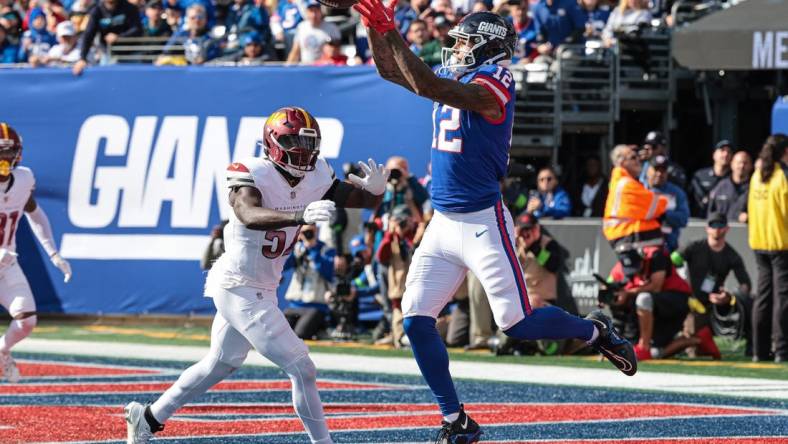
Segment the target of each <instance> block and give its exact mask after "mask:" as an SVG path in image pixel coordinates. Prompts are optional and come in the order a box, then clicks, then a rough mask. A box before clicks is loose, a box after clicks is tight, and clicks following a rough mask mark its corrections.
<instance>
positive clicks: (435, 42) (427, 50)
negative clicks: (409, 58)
mask: <svg viewBox="0 0 788 444" xmlns="http://www.w3.org/2000/svg"><path fill="white" fill-rule="evenodd" d="M432 26H433V28H434V30H433V34H432V36H433V39H432V40H430V41H429V42H427V43H425V44H424V46H422V47H421V52H420V53H419V58H421V60H422V61H424V63H426V64H427V65H428V66H431V67H434V66H436V65H440V63H441V53H442V51H443V47H444V46H447V45H450V41H451V37H449V31H450V30H451V27H452V23H451V22H450V21H449V19H448V18H446V16H445V15H442V14H441V15H437V16H435V19H434V20H433V21H432Z"/></svg>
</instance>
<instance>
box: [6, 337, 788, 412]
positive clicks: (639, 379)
mask: <svg viewBox="0 0 788 444" xmlns="http://www.w3.org/2000/svg"><path fill="white" fill-rule="evenodd" d="M14 349H15V350H18V351H25V352H34V353H56V354H65V355H71V356H104V357H111V358H139V359H152V360H166V361H186V362H196V361H198V360H199V359H200V358H202V357H203V356H204V355H205V353H207V351H208V347H205V346H180V345H179V346H171V345H153V344H132V343H109V342H95V341H72V340H52V339H30V338H28V339H25V340H24V341H22V342H21V343H19V344H18V345H17V346H16V347H15V348H14ZM310 356H311V357H312V360H313V361H314V362H315V365H316V366H317V368H318V370H339V371H353V372H362V373H377V374H395V375H415V376H418V375H420V373H419V369H418V367H417V366H416V361H414V360H413V359H412V358H393V357H392V358H389V357H379V356H359V355H349V354H339V353H337V354H334V353H311V354H310ZM246 365H256V366H264V367H273V366H274V364H272V363H271V362H270V361H268V360H267V359H265V358H263V357H262V356H260V355H259V354H257V353H254V352H253V353H250V354H249V358H248V359H247V360H246ZM451 371H452V375H453V376H454V377H457V378H466V379H478V380H487V381H501V382H522V383H534V384H555V385H569V386H582V387H605V388H624V389H639V390H657V391H665V392H674V393H690V394H703V395H719V396H731V397H753V398H766V399H779V400H786V399H788V381H783V380H775V379H756V378H733V377H726V376H702V375H685V374H677V373H656V372H645V371H642V372H638V374H637V375H636V376H633V377H628V376H625V375H623V374H622V373H621V372H619V371H618V370H613V369H610V370H604V369H590V368H570V367H557V366H547V365H525V364H509V363H490V362H468V361H456V360H455V361H453V362H452V363H451Z"/></svg>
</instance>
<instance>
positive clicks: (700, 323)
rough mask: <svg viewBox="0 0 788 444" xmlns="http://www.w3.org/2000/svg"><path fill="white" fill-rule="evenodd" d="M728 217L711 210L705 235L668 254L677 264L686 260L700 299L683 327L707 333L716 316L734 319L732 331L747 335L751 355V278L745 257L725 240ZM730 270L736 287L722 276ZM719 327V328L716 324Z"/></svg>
mask: <svg viewBox="0 0 788 444" xmlns="http://www.w3.org/2000/svg"><path fill="white" fill-rule="evenodd" d="M729 229H730V228H729V227H728V219H727V217H725V214H723V213H711V214H710V215H709V220H708V222H707V226H706V238H705V239H698V240H696V241H694V242H692V243H690V244H689V245H686V246H684V247H683V248H682V249H681V250H680V251H677V252H674V253H673V255H672V256H671V258H672V259H673V263H674V264H676V266H679V267H680V266H682V265H683V264H684V263H686V264H687V269H688V271H689V273H688V274H689V280H690V283H691V284H692V293H693V294H694V296H695V298H696V299H697V301H698V302H699V304H700V305H699V306H697V307H693V314H692V315H691V316H690V317H689V318H688V320H687V323H686V325H685V331H686V332H687V333H690V334H696V332H699V333H700V332H701V331H704V330H706V332H705V333H700V334H701V335H710V334H711V330H710V328H709V327H710V326H711V327H714V326H715V323H717V326H718V327H720V325H719V320H729V321H737V322H736V327H735V328H734V330H735V331H734V332H732V333H733V335H734V336H738V335H740V334H742V335H743V336H744V337H745V338H746V339H747V348H746V351H745V355H747V356H752V334H751V330H752V328H751V323H750V322H749V317H750V314H751V313H752V298H751V297H750V289H751V288H752V282H751V281H750V276H749V275H748V274H747V269H746V268H744V261H743V260H742V258H741V256H739V253H738V252H736V250H734V249H733V247H731V246H730V245H729V244H728V243H727V242H726V241H725V236H726V235H727V234H728V230H729ZM731 272H733V273H734V275H735V276H736V280H737V281H738V282H739V288H738V289H736V290H728V289H726V288H725V279H726V278H727V277H728V275H729V274H730V273H731ZM714 330H715V331H719V328H715V329H714Z"/></svg>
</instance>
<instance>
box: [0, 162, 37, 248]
mask: <svg viewBox="0 0 788 444" xmlns="http://www.w3.org/2000/svg"><path fill="white" fill-rule="evenodd" d="M8 180H9V181H10V182H3V183H0V189H2V188H5V189H6V191H5V192H4V193H3V192H0V248H4V249H6V250H8V251H13V252H15V251H16V228H17V225H18V224H19V219H21V218H22V216H23V215H24V214H25V205H26V204H27V201H28V200H30V195H31V194H32V193H33V189H34V188H35V185H36V180H35V178H34V177H33V171H31V170H30V168H26V167H23V166H18V167H16V168H14V169H13V170H12V172H11V176H10V177H9V179H8ZM6 187H7V188H6Z"/></svg>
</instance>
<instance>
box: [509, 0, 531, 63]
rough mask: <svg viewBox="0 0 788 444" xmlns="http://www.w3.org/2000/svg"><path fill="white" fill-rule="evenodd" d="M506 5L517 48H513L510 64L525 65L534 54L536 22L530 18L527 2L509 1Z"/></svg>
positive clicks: (522, 0)
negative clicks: (515, 34) (518, 63)
mask: <svg viewBox="0 0 788 444" xmlns="http://www.w3.org/2000/svg"><path fill="white" fill-rule="evenodd" d="M507 5H508V9H509V19H510V20H511V21H512V25H513V26H514V32H516V33H517V46H516V47H515V54H514V58H513V59H512V63H517V62H522V63H527V62H529V61H530V57H531V55H532V54H533V53H534V48H535V42H536V22H535V21H534V20H533V19H532V18H531V14H530V13H529V6H528V1H527V0H509V2H508V3H507ZM514 59H517V60H514Z"/></svg>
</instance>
